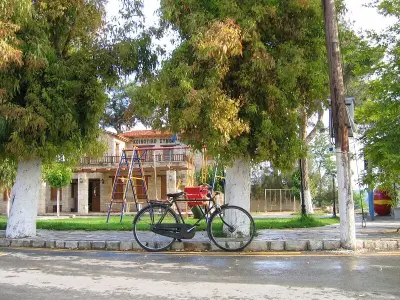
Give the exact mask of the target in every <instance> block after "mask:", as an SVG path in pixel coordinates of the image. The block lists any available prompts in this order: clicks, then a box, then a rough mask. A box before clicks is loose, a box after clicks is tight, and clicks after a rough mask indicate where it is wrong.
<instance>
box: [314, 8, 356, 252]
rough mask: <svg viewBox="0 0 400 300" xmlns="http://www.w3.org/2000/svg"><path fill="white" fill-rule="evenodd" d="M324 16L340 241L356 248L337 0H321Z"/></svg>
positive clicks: (350, 247) (344, 244) (353, 248)
mask: <svg viewBox="0 0 400 300" xmlns="http://www.w3.org/2000/svg"><path fill="white" fill-rule="evenodd" d="M322 6H323V9H324V16H325V36H326V48H327V51H328V62H329V79H330V89H331V105H332V108H331V110H332V120H333V132H334V136H335V147H336V166H337V181H338V200H339V215H340V243H341V247H343V248H345V249H351V250H355V248H356V232H355V231H356V230H355V221H354V200H353V191H352V186H351V169H350V153H349V137H348V127H347V126H348V125H347V124H346V123H347V121H346V104H345V95H344V83H343V72H342V63H341V55H340V45H339V31H338V23H337V15H336V8H335V0H322Z"/></svg>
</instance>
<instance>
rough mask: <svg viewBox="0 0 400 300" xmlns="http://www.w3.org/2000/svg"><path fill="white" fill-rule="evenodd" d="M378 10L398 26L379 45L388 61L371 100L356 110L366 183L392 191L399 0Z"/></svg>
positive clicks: (397, 131) (398, 99)
mask: <svg viewBox="0 0 400 300" xmlns="http://www.w3.org/2000/svg"><path fill="white" fill-rule="evenodd" d="M376 6H377V8H378V9H379V11H380V13H381V14H383V15H385V16H393V17H395V18H396V19H397V21H396V23H395V24H394V25H393V26H392V27H389V28H388V29H387V30H386V32H384V33H383V34H381V35H375V37H376V42H378V43H379V44H380V45H381V46H382V47H385V49H386V58H385V61H384V62H382V63H381V65H380V66H379V69H378V70H377V78H376V79H374V80H372V81H371V83H370V85H369V99H368V100H367V101H365V103H364V104H363V105H362V106H361V107H360V108H359V109H357V111H356V119H357V121H358V122H359V123H360V124H361V126H360V129H361V139H360V140H361V142H362V143H363V144H364V155H365V159H366V160H367V162H368V172H367V173H366V174H365V176H364V182H365V183H366V184H369V185H370V186H372V187H377V186H383V187H384V188H385V189H386V190H389V191H391V190H392V189H393V183H398V182H400V122H399V116H400V89H399V84H398V82H399V80H400V73H399V70H398V66H399V64H400V56H399V55H398V54H399V49H400V39H399V35H398V28H399V26H400V1H398V0H395V1H382V0H381V1H377V3H376Z"/></svg>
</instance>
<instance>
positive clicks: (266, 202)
mask: <svg viewBox="0 0 400 300" xmlns="http://www.w3.org/2000/svg"><path fill="white" fill-rule="evenodd" d="M299 209H300V203H299V199H296V197H295V196H294V195H293V194H292V191H291V190H290V189H266V190H264V199H252V200H251V207H250V210H251V211H252V212H268V211H270V212H274V211H297V210H299Z"/></svg>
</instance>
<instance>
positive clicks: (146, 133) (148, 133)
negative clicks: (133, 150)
mask: <svg viewBox="0 0 400 300" xmlns="http://www.w3.org/2000/svg"><path fill="white" fill-rule="evenodd" d="M120 135H121V136H123V137H127V138H146V137H152V138H154V137H172V134H171V133H170V132H168V131H158V130H132V131H127V132H124V133H121V134H120Z"/></svg>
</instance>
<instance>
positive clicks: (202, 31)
mask: <svg viewBox="0 0 400 300" xmlns="http://www.w3.org/2000/svg"><path fill="white" fill-rule="evenodd" d="M161 18H162V21H163V22H164V23H166V24H169V25H170V26H171V27H172V28H174V29H176V30H177V31H178V33H179V35H180V37H181V39H182V43H181V44H180V45H179V46H178V48H177V49H176V50H175V51H174V52H173V54H172V56H171V58H170V59H168V60H167V61H166V62H164V64H163V66H162V69H161V70H160V71H159V72H158V73H157V74H156V76H155V77H154V78H153V79H151V80H148V81H147V82H146V83H145V84H143V85H142V86H141V87H140V88H138V89H137V90H136V92H135V94H134V95H133V96H132V99H134V102H135V104H136V106H135V109H141V110H142V112H143V114H146V113H147V114H148V115H149V114H151V115H153V116H155V122H154V123H153V126H154V127H155V128H161V129H164V128H168V129H169V130H170V131H172V132H179V133H180V137H181V139H182V140H184V141H185V142H186V143H187V144H190V145H192V146H193V147H195V148H196V149H201V148H202V147H203V145H207V149H208V151H209V152H210V153H212V154H214V155H217V154H220V157H221V159H223V160H224V161H225V162H227V163H228V164H229V167H228V169H227V176H226V197H227V199H228V201H229V203H232V204H239V205H240V206H243V207H245V208H247V209H249V205H250V162H253V163H258V162H262V161H270V162H271V163H272V164H273V167H274V168H279V169H290V168H291V167H292V166H293V164H294V162H295V161H296V159H297V158H298V157H299V156H300V155H304V153H305V152H304V151H303V150H302V149H301V146H302V145H301V142H300V141H299V138H298V134H299V130H298V119H297V112H298V109H299V108H300V105H301V103H302V101H305V100H306V99H323V98H324V97H323V96H324V95H325V94H326V79H327V74H326V70H324V69H323V68H322V66H323V63H324V61H325V49H324V47H323V45H324V41H325V40H324V31H323V17H322V11H321V6H320V1H317V0H310V1H269V2H262V3H261V2H257V3H254V2H243V1H231V0H229V1H228V0H223V1H197V2H194V1H192V2H186V3H182V2H177V1H167V0H165V1H161ZM138 103H140V105H138Z"/></svg>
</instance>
